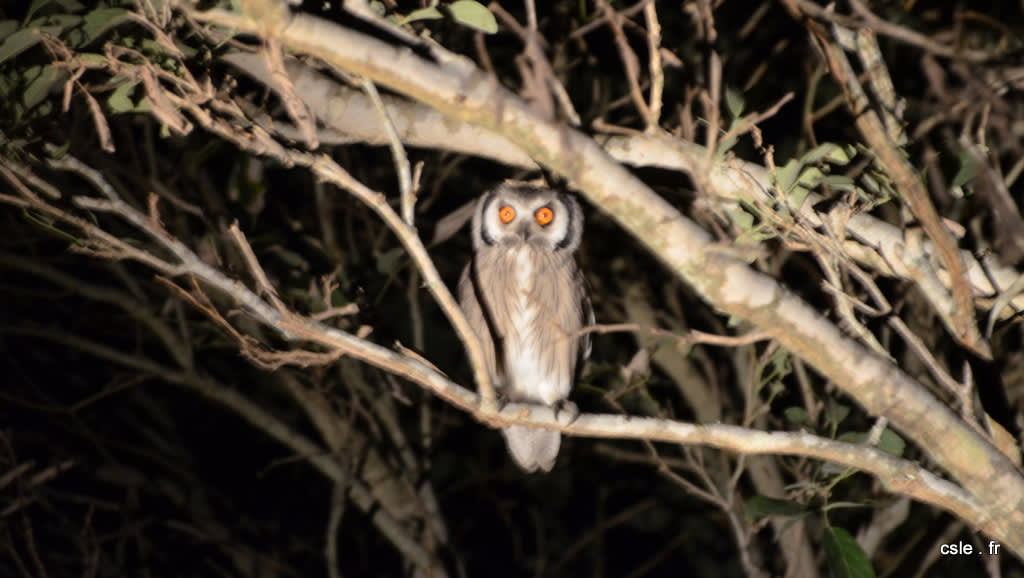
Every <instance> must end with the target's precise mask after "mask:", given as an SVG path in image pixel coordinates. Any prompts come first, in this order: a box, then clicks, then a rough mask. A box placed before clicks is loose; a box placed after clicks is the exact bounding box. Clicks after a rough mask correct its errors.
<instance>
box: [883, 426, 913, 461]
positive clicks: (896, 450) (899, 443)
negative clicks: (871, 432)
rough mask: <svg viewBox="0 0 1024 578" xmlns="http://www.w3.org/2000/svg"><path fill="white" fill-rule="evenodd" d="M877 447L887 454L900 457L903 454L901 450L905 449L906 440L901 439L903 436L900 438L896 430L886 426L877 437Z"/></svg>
mask: <svg viewBox="0 0 1024 578" xmlns="http://www.w3.org/2000/svg"><path fill="white" fill-rule="evenodd" d="M878 449H880V450H882V451H883V452H885V453H887V454H892V455H894V456H896V457H901V456H902V455H903V450H905V449H907V442H905V441H903V438H901V437H900V436H899V435H898V434H897V433H896V432H894V431H892V430H891V429H888V428H886V430H885V431H883V432H882V435H881V437H879V438H878Z"/></svg>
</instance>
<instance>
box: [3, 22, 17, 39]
mask: <svg viewBox="0 0 1024 578" xmlns="http://www.w3.org/2000/svg"><path fill="white" fill-rule="evenodd" d="M17 29H18V21H17V20H0V38H7V37H8V36H10V35H11V34H14V31H15V30H17Z"/></svg>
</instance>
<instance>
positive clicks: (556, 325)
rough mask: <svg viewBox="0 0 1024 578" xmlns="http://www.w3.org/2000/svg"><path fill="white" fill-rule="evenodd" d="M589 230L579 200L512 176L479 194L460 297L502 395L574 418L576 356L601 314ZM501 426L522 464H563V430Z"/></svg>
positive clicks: (584, 353) (582, 354)
mask: <svg viewBox="0 0 1024 578" xmlns="http://www.w3.org/2000/svg"><path fill="white" fill-rule="evenodd" d="M582 233H583V214H582V212H581V211H580V206H579V204H577V202H576V200H575V199H574V198H573V197H572V196H570V195H569V194H566V193H561V192H557V191H553V190H551V189H546V188H542V187H536V186H532V185H527V184H523V183H515V182H506V183H504V184H502V185H499V186H498V187H497V188H495V189H493V190H491V191H488V192H487V193H485V194H484V195H483V196H481V197H480V199H479V200H478V201H477V204H476V211H475V212H474V214H473V249H474V254H473V259H472V260H471V261H470V262H469V264H468V265H466V268H465V269H464V270H463V271H462V277H461V279H460V280H459V302H460V304H461V306H462V308H463V310H464V311H465V313H466V317H467V318H468V319H469V323H470V325H472V327H473V330H474V331H475V332H476V334H477V336H478V337H479V339H480V341H481V343H482V344H483V348H484V359H485V362H486V364H487V369H488V370H489V371H490V374H491V378H492V381H493V383H494V384H495V389H496V390H497V392H498V394H499V395H500V396H501V398H502V400H503V401H508V402H516V403H532V404H543V405H546V406H548V407H551V408H552V409H553V410H554V411H555V412H556V415H557V414H558V413H560V412H569V413H571V414H572V415H573V417H575V414H576V411H577V410H576V406H575V405H574V404H573V403H572V402H570V401H569V400H568V399H567V398H568V397H569V390H571V389H572V385H573V381H574V380H575V379H576V366H577V363H579V362H580V361H582V360H583V359H586V358H587V357H588V356H589V355H590V336H589V334H586V335H582V336H581V335H580V329H582V328H583V327H585V326H586V325H589V324H592V323H593V318H594V313H593V310H592V309H591V307H590V300H589V299H588V298H587V294H586V289H585V281H584V278H583V274H582V273H581V272H580V270H579V267H578V266H577V265H576V257H575V254H576V249H578V248H579V246H580V236H581V235H582ZM502 434H503V435H504V437H505V441H506V443H507V445H508V449H509V453H511V454H512V459H513V460H515V462H516V464H518V465H519V466H520V467H521V468H522V469H523V470H525V471H527V472H532V471H535V470H537V469H540V470H543V471H545V472H547V471H550V470H551V468H552V467H553V466H554V465H555V457H556V456H557V455H558V448H559V445H560V444H561V434H560V433H559V432H557V431H553V430H547V429H539V428H531V427H525V426H510V427H506V428H503V429H502Z"/></svg>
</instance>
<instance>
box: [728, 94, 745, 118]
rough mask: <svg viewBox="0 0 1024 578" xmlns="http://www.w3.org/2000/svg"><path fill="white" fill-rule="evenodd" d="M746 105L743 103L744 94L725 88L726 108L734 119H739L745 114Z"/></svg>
mask: <svg viewBox="0 0 1024 578" xmlns="http://www.w3.org/2000/svg"><path fill="white" fill-rule="evenodd" d="M745 104H746V103H744V102H743V93H741V92H740V91H738V90H736V89H734V88H732V87H728V86H727V87H725V108H727V109H728V110H729V114H730V115H732V118H734V119H735V118H739V117H740V116H741V115H742V114H743V107H744V106H745Z"/></svg>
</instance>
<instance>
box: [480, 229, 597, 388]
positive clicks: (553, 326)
mask: <svg viewBox="0 0 1024 578" xmlns="http://www.w3.org/2000/svg"><path fill="white" fill-rule="evenodd" d="M484 253H489V254H478V255H477V257H478V258H482V259H484V261H485V263H484V262H482V263H480V264H479V266H478V267H477V272H478V275H479V279H478V280H477V281H478V283H480V287H481V289H482V291H481V292H480V293H481V295H482V297H483V299H484V301H485V302H486V307H487V309H488V310H489V312H490V313H491V318H492V321H493V329H494V331H495V332H497V333H498V335H499V336H500V340H499V342H500V343H501V344H502V346H503V347H502V349H503V351H501V352H500V353H499V352H496V353H498V354H499V355H503V361H504V363H502V364H501V367H503V369H504V375H503V376H501V377H503V378H504V379H502V380H501V381H502V382H503V383H504V386H505V394H506V395H507V396H508V397H509V398H510V399H511V400H513V401H533V402H540V403H544V404H547V405H551V404H553V403H555V402H557V401H559V400H562V399H565V398H566V397H567V396H568V395H569V390H570V389H571V388H572V381H573V378H574V375H575V370H576V363H577V361H578V358H579V354H580V338H579V336H578V335H577V333H578V332H579V330H580V329H581V328H582V327H583V325H584V323H585V319H584V312H583V305H582V303H583V300H582V298H581V297H582V291H583V287H582V279H581V276H580V275H579V272H578V268H577V266H576V262H575V259H573V257H572V256H571V255H565V254H559V253H551V252H547V251H542V250H537V249H534V248H533V247H531V246H529V245H523V246H520V247H516V248H515V249H512V250H504V251H493V252H492V251H487V252H484ZM484 265H486V266H484Z"/></svg>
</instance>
